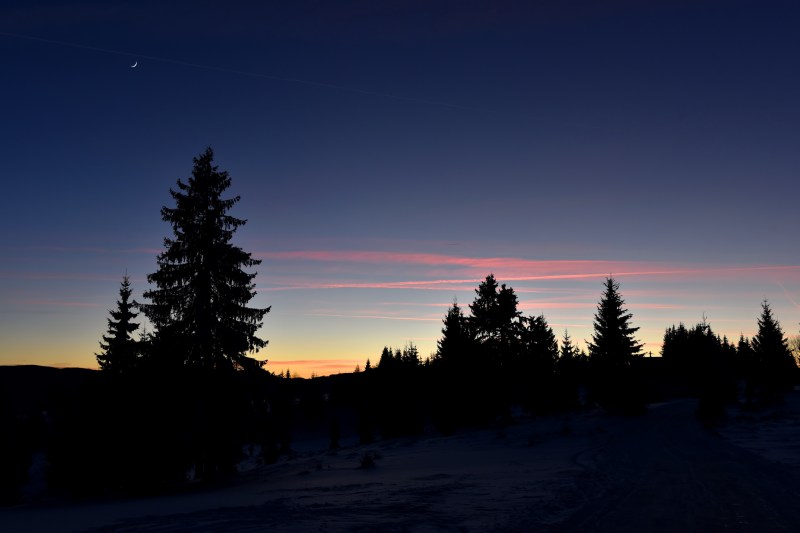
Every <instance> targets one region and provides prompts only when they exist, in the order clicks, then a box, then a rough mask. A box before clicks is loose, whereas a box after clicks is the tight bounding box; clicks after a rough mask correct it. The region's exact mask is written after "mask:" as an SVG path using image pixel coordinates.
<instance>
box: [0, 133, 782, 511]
mask: <svg viewBox="0 0 800 533" xmlns="http://www.w3.org/2000/svg"><path fill="white" fill-rule="evenodd" d="M230 184H231V179H230V176H229V175H228V173H227V172H225V171H220V170H219V169H218V167H217V166H215V165H214V164H213V151H212V150H211V149H210V148H209V149H207V150H206V151H204V152H203V153H202V154H200V155H199V156H198V157H196V158H194V160H193V168H192V173H191V176H190V177H189V178H188V179H187V180H186V181H185V182H184V181H182V180H178V181H177V185H176V188H175V189H170V191H169V192H170V195H171V198H172V201H173V205H172V206H171V207H167V206H164V207H163V208H162V209H161V217H162V219H163V221H165V222H167V223H168V224H169V225H170V227H171V230H172V231H171V235H170V236H169V237H166V238H165V239H164V251H163V252H161V253H160V254H159V255H158V257H157V270H156V271H155V272H154V273H152V274H150V275H148V276H147V280H148V283H149V284H150V288H149V289H148V290H146V291H144V293H143V296H144V299H145V300H146V302H143V303H139V302H136V301H134V300H133V299H132V294H133V290H132V286H131V282H130V279H129V278H128V277H127V275H126V276H123V278H122V281H121V284H120V288H119V299H118V300H117V302H116V308H115V309H113V310H111V311H109V317H108V321H107V330H106V332H105V333H104V334H103V336H102V338H101V339H100V351H99V353H97V354H96V357H97V362H98V365H99V367H100V369H101V372H99V373H98V375H97V376H96V379H91V380H89V382H88V383H87V384H86V385H85V386H82V387H81V388H80V390H79V391H78V392H77V393H73V394H70V395H69V396H68V397H61V398H58V400H57V401H54V402H52V405H51V406H50V412H49V413H48V415H47V416H48V417H49V420H48V421H47V424H45V421H43V420H39V422H38V423H39V426H38V427H39V428H41V427H44V425H47V426H48V427H49V429H48V430H47V431H40V430H37V431H39V432H38V433H36V435H38V436H37V437H35V438H34V437H32V436H31V435H33V434H34V433H32V432H31V431H33V430H30V431H29V430H19V434H20V442H22V441H24V442H26V443H27V444H25V446H21V447H19V449H17V448H14V450H15V451H14V452H13V453H9V455H8V457H12V458H14V461H16V462H15V465H19V464H28V463H29V461H30V457H31V450H32V449H33V448H35V447H37V446H38V447H40V448H45V449H46V453H47V462H48V472H47V478H48V483H49V487H50V491H51V493H53V494H68V495H72V496H82V495H97V494H112V495H113V494H136V493H142V492H148V493H149V492H154V491H164V490H174V489H176V488H180V487H184V486H185V485H186V484H187V483H191V482H193V481H204V482H209V481H212V482H213V481H216V480H219V479H225V478H226V477H228V476H230V475H233V474H234V473H235V472H236V465H237V464H238V462H239V461H240V460H241V459H242V457H243V456H244V455H245V453H257V454H258V455H259V456H260V458H261V459H262V460H263V461H264V462H266V463H269V462H274V461H276V460H278V459H279V458H280V457H281V456H282V455H286V454H290V453H291V447H292V426H293V424H294V423H295V422H296V421H297V420H299V419H306V420H312V421H316V422H317V423H320V424H327V425H328V426H329V431H330V444H331V447H332V448H335V447H338V445H339V441H340V437H341V435H342V431H343V427H344V425H345V422H346V420H345V418H346V415H345V414H343V413H352V416H353V418H354V420H355V422H354V431H355V432H357V434H358V439H359V441H360V442H362V443H369V442H372V441H373V440H374V439H377V438H381V439H387V438H393V437H397V436H402V435H414V434H420V433H422V432H424V431H426V428H427V427H433V428H435V429H436V430H437V431H439V432H441V433H444V434H449V433H452V432H454V431H458V430H459V429H461V428H464V427H469V426H475V425H485V424H498V423H499V424H503V423H509V422H510V421H512V420H513V418H514V416H515V414H517V413H521V412H525V413H529V414H531V415H540V414H548V413H553V412H558V411H565V410H573V409H581V408H586V407H588V406H600V407H602V408H603V409H605V410H606V411H608V412H610V413H621V414H637V413H642V412H644V410H645V406H646V404H647V403H648V402H650V401H654V400H658V399H663V396H669V395H687V394H688V395H693V396H695V397H697V398H698V400H699V401H698V414H699V415H700V416H701V417H702V418H703V419H704V420H713V419H715V418H716V417H718V416H720V415H721V414H722V413H723V412H724V406H725V405H726V404H727V403H730V402H736V401H738V399H739V397H740V396H741V398H743V400H742V403H743V405H745V406H749V407H756V406H759V405H764V404H769V403H774V402H777V401H780V399H781V397H782V394H783V393H784V392H785V391H787V390H788V389H789V388H790V387H791V386H792V385H793V384H794V383H795V381H796V377H797V376H796V374H797V367H796V364H795V360H794V358H793V357H792V354H791V352H790V350H789V347H788V344H787V340H786V338H785V336H784V333H783V331H782V330H781V327H780V325H779V323H778V321H777V319H776V318H775V317H774V316H773V313H772V310H771V308H770V306H769V304H768V303H767V302H766V301H765V302H764V303H763V304H762V313H761V316H760V317H759V318H758V333H757V334H756V335H755V336H754V337H753V338H752V339H746V338H744V337H741V338H740V339H739V340H738V342H737V343H733V342H731V341H729V340H728V339H727V338H725V337H722V338H720V337H719V336H718V335H716V334H715V333H714V332H713V331H712V329H711V326H710V325H709V324H708V323H707V322H706V321H705V320H703V322H701V323H700V324H697V325H696V326H693V327H690V328H689V327H686V326H685V325H683V324H678V325H673V326H670V327H669V328H667V330H666V331H665V334H664V343H663V348H662V353H661V356H662V357H660V358H645V357H644V356H643V354H642V343H641V342H639V341H638V340H637V338H636V333H637V331H638V328H637V327H634V326H633V315H632V313H630V312H629V311H628V310H627V309H626V306H625V301H624V299H623V298H622V295H621V292H620V285H619V283H618V281H617V280H615V279H614V278H613V277H610V276H609V277H608V278H607V279H606V280H605V281H604V283H603V290H602V293H601V294H600V299H599V302H598V305H597V309H596V312H595V315H594V319H593V334H592V337H591V340H589V341H588V342H587V350H586V351H584V350H581V349H578V348H577V347H576V346H575V344H574V343H573V341H572V339H571V338H570V336H569V333H568V332H567V331H565V332H564V333H563V335H562V336H561V339H560V342H559V339H557V337H556V335H555V333H554V331H553V329H552V327H551V326H550V325H549V324H548V322H547V319H546V318H545V317H544V315H539V316H525V315H523V313H522V312H521V311H520V310H519V308H518V307H519V301H518V298H517V295H516V293H515V291H514V289H513V288H512V287H510V286H507V285H505V284H501V283H499V282H498V281H497V280H496V279H495V276H494V275H493V274H489V275H488V276H486V278H485V279H484V280H483V281H481V282H480V283H479V284H478V286H477V288H476V289H475V295H474V300H473V301H472V303H470V304H469V305H468V307H467V308H463V307H461V306H460V305H459V304H458V302H456V301H454V302H453V304H452V306H450V307H449V308H448V309H447V311H446V313H445V316H444V319H443V321H442V322H443V324H442V330H441V338H440V339H439V341H438V343H437V349H436V352H435V353H434V354H431V356H430V357H427V358H425V359H423V358H422V357H421V356H420V354H419V351H418V350H417V348H416V347H415V346H414V345H413V344H409V345H407V346H405V347H403V348H400V349H392V348H389V347H384V348H383V350H382V351H381V353H380V354H379V355H378V357H377V358H376V360H377V363H376V364H375V365H373V364H372V362H371V361H370V360H369V359H368V360H367V361H366V363H365V365H364V368H363V370H362V369H360V368H359V369H358V371H357V372H354V373H352V374H345V375H341V376H327V377H320V378H315V379H312V380H305V379H296V378H292V377H291V374H290V373H289V371H288V370H287V371H286V374H283V373H281V374H279V375H274V374H272V373H270V372H268V371H267V370H265V368H264V365H265V363H266V360H264V359H259V358H258V357H257V354H258V352H259V350H261V349H262V348H264V347H265V346H266V345H267V341H266V340H264V339H261V338H259V337H258V336H257V334H256V333H257V331H258V329H259V328H260V327H261V325H262V324H263V320H264V318H265V316H266V315H267V313H268V312H269V311H270V308H269V307H266V308H256V307H250V306H249V304H250V301H251V300H252V299H253V297H254V296H255V294H256V291H255V284H254V279H255V276H256V273H255V272H250V270H251V269H252V268H253V267H256V266H258V264H259V263H260V261H258V260H255V259H253V258H252V256H251V254H250V253H248V252H245V251H244V250H242V249H241V248H239V247H238V246H236V245H234V244H233V240H232V239H233V236H234V234H235V232H236V231H237V230H238V229H239V228H240V227H242V226H243V225H244V224H245V223H246V221H245V220H242V219H239V218H236V217H234V216H232V215H230V214H229V212H230V210H231V209H232V208H233V207H234V206H235V204H236V203H237V202H238V201H239V200H240V198H239V197H238V196H236V197H231V198H226V197H225V193H226V191H227V189H228V188H229V187H230ZM141 318H146V319H147V321H148V323H149V324H150V327H151V330H150V331H145V329H144V327H143V326H142V324H141V323H140V322H139V321H140V320H141ZM738 387H741V388H742V392H741V394H739V391H738ZM0 415H1V416H4V415H3V413H0ZM0 423H2V422H0ZM9 427H11V426H9ZM13 427H16V426H13ZM26 427H27V426H26ZM15 431H17V430H15ZM23 437H24V438H23ZM246 450H250V451H249V452H246ZM253 450H257V451H256V452H252V451H253ZM26 461H28V463H26ZM2 467H3V465H2V464H0V469H2ZM15 468H17V470H19V467H15ZM17 470H15V472H16V471H17ZM9 479H11V478H9ZM13 479H14V480H15V481H13V483H12V482H10V481H9V482H8V483H9V485H8V486H7V487H6V486H3V487H0V489H3V490H0V497H3V498H4V499H5V500H6V501H13V500H14V498H15V496H14V495H15V494H16V495H17V496H18V489H19V483H20V481H19V479H20V476H19V475H16V476H15V477H14V478H13Z"/></svg>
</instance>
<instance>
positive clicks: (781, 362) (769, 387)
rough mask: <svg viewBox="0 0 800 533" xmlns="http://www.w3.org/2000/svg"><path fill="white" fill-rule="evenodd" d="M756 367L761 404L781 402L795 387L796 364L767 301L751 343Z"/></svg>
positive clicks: (762, 306) (764, 302)
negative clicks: (792, 387) (785, 394)
mask: <svg viewBox="0 0 800 533" xmlns="http://www.w3.org/2000/svg"><path fill="white" fill-rule="evenodd" d="M752 345H753V352H754V353H755V361H756V365H757V370H756V383H757V384H758V386H759V389H760V396H761V397H760V399H761V401H762V402H765V403H770V402H774V401H780V400H781V399H782V398H783V394H784V392H786V391H787V390H789V389H790V388H791V386H792V385H793V384H794V381H795V379H796V377H797V376H796V373H797V364H796V363H795V360H794V357H792V353H791V351H790V350H789V344H788V341H787V340H786V337H785V336H784V334H783V330H782V329H781V326H780V324H779V323H778V321H777V319H775V317H774V316H773V315H772V309H771V308H770V306H769V303H768V302H767V300H764V301H763V302H762V304H761V316H760V317H759V318H758V333H756V335H755V336H754V337H753V340H752Z"/></svg>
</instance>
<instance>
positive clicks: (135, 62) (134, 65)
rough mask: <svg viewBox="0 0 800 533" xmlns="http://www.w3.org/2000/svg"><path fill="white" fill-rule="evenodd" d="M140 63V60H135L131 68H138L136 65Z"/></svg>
mask: <svg viewBox="0 0 800 533" xmlns="http://www.w3.org/2000/svg"><path fill="white" fill-rule="evenodd" d="M138 64H139V62H138V61H134V62H133V65H131V68H136V65H138Z"/></svg>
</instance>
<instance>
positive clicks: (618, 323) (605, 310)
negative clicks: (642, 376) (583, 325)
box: [588, 277, 642, 369]
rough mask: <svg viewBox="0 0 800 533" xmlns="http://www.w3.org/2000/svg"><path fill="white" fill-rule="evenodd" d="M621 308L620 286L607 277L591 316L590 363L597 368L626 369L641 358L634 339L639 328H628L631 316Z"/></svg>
mask: <svg viewBox="0 0 800 533" xmlns="http://www.w3.org/2000/svg"><path fill="white" fill-rule="evenodd" d="M624 305H625V300H623V299H622V296H620V294H619V283H617V282H616V281H614V278H611V277H609V278H606V282H605V290H604V291H603V296H602V298H601V299H600V303H599V304H598V305H597V313H596V314H595V316H594V333H593V334H592V341H591V342H589V343H588V345H589V357H590V360H591V361H592V362H593V363H594V364H596V365H598V366H600V367H603V368H606V369H613V368H622V367H628V366H630V364H631V362H632V361H633V360H634V359H635V358H637V357H641V350H642V344H641V343H639V342H638V341H637V340H636V339H635V338H634V334H635V333H636V332H637V331H638V330H639V328H634V327H631V325H630V320H631V318H632V317H633V315H632V314H631V313H629V312H628V310H627V309H625V308H624Z"/></svg>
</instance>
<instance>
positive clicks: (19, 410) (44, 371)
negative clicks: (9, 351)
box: [0, 365, 98, 416]
mask: <svg viewBox="0 0 800 533" xmlns="http://www.w3.org/2000/svg"><path fill="white" fill-rule="evenodd" d="M97 375H98V371H96V370H89V369H87V368H53V367H49V366H38V365H15V366H0V405H2V407H3V408H4V409H7V410H8V412H10V414H12V415H16V416H19V415H27V414H31V413H35V412H37V411H41V410H43V409H44V410H46V409H48V408H49V407H50V406H51V402H52V401H53V400H54V399H57V398H58V397H69V396H72V395H73V394H74V393H75V392H76V391H77V390H78V389H79V388H81V387H82V386H83V385H84V384H86V383H87V382H88V381H89V380H91V379H94V378H95V377H97Z"/></svg>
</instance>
